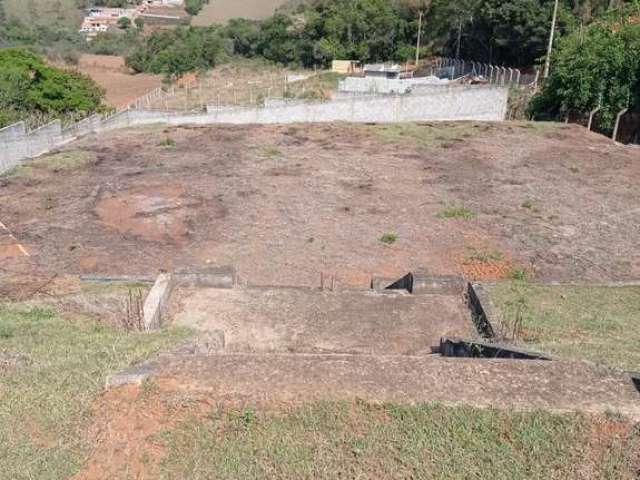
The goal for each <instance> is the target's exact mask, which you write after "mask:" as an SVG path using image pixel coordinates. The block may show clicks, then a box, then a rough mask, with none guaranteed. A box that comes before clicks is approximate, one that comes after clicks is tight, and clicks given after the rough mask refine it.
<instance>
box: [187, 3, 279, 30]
mask: <svg viewBox="0 0 640 480" xmlns="http://www.w3.org/2000/svg"><path fill="white" fill-rule="evenodd" d="M287 1H288V0H211V1H210V2H209V3H208V4H205V6H204V8H203V9H202V11H201V12H200V13H199V14H198V15H197V16H196V17H195V18H194V19H193V21H192V24H193V25H197V26H208V25H211V24H214V23H226V22H228V21H229V20H231V19H232V18H240V17H242V18H251V19H255V20H260V19H264V18H267V17H269V16H271V15H273V13H274V12H275V10H276V8H278V7H280V6H282V5H284V4H285V3H287Z"/></svg>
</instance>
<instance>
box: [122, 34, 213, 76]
mask: <svg viewBox="0 0 640 480" xmlns="http://www.w3.org/2000/svg"><path fill="white" fill-rule="evenodd" d="M221 32H222V30H221V29H220V27H206V28H198V27H178V28H176V29H175V30H173V31H161V32H154V33H153V34H151V35H150V36H149V37H146V38H144V39H142V40H141V41H140V43H139V44H138V45H137V46H136V48H135V49H134V50H133V51H132V53H131V54H129V55H128V56H127V57H126V59H125V61H126V64H127V66H129V67H130V68H132V69H133V70H135V71H136V72H151V73H158V74H164V75H166V76H167V77H180V76H182V75H184V74H185V73H187V72H190V71H195V70H206V69H209V68H212V67H214V66H215V65H216V64H217V63H218V61H219V60H220V59H221V58H223V57H224V55H225V51H224V41H223V38H222V35H221Z"/></svg>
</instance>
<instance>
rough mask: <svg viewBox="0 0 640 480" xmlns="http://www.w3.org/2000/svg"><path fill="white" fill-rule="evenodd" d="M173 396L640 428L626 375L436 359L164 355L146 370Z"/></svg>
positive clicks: (578, 367)
mask: <svg viewBox="0 0 640 480" xmlns="http://www.w3.org/2000/svg"><path fill="white" fill-rule="evenodd" d="M149 372H151V374H152V375H153V376H154V377H156V379H157V381H159V382H161V383H163V385H164V386H165V387H166V386H167V385H169V386H170V388H174V389H177V390H185V389H186V390H191V391H194V390H195V391H199V392H206V394H207V396H208V397H210V398H212V399H214V400H216V401H217V400H220V401H232V402H248V403H253V404H263V403H266V404H270V403H275V404H277V403H281V402H293V403H299V402H305V401H312V400H323V399H327V400H353V399H355V398H360V399H365V400H367V401H373V402H403V403H407V402H408V403H414V402H427V401H441V402H446V403H452V404H458V403H462V404H468V405H475V406H482V407H497V408H515V409H521V410H529V409H536V408H543V409H550V410H553V411H582V412H599V413H602V412H607V411H611V412H619V413H621V414H624V415H628V416H630V417H632V418H635V419H639V420H640V393H638V391H637V390H636V388H635V386H634V384H633V382H632V379H631V377H630V376H629V375H628V374H625V373H621V372H615V371H611V370H607V369H604V368H600V367H596V366H593V365H591V364H587V363H575V362H563V361H551V362H549V361H530V360H498V359H466V358H444V357H440V356H438V355H428V356H408V355H327V354H246V353H238V354H229V353H224V354H215V355H210V356H202V355H180V354H168V355H163V356H161V357H160V358H159V359H158V360H156V361H154V362H153V363H152V365H151V368H150V370H149Z"/></svg>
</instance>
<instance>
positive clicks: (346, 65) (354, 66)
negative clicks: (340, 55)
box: [331, 60, 362, 75]
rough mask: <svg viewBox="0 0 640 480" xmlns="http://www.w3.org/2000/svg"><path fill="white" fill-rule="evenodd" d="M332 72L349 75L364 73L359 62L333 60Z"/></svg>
mask: <svg viewBox="0 0 640 480" xmlns="http://www.w3.org/2000/svg"><path fill="white" fill-rule="evenodd" d="M331 71H332V72H335V73H342V74H345V75H349V74H352V73H359V72H362V67H361V65H360V62H359V61H358V60H333V61H332V62H331Z"/></svg>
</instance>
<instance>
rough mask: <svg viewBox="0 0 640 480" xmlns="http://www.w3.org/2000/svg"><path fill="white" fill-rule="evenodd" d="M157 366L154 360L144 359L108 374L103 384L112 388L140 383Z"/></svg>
mask: <svg viewBox="0 0 640 480" xmlns="http://www.w3.org/2000/svg"><path fill="white" fill-rule="evenodd" d="M157 366H158V364H157V362H156V361H155V360H146V361H144V362H142V363H139V364H138V365H134V366H133V367H130V368H127V369H126V370H123V371H121V372H118V373H114V374H113V375H109V376H108V377H107V381H106V385H105V386H106V388H113V387H119V386H121V385H140V384H142V382H144V381H145V380H147V379H148V378H150V377H151V376H152V375H153V373H154V372H155V370H156V368H157Z"/></svg>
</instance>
